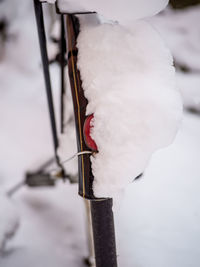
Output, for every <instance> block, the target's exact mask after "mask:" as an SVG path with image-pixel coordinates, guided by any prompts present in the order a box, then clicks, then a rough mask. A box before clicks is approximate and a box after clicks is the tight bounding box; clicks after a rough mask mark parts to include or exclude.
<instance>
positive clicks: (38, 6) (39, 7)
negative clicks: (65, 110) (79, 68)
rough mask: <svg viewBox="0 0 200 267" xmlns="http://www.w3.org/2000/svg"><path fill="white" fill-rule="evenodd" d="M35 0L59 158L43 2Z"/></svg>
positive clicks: (45, 77) (51, 117)
mask: <svg viewBox="0 0 200 267" xmlns="http://www.w3.org/2000/svg"><path fill="white" fill-rule="evenodd" d="M33 1H34V8H35V17H36V22H37V30H38V36H39V43H40V52H41V58H42V66H43V73H44V79H45V86H46V93H47V100H48V107H49V114H50V122H51V129H52V136H53V144H54V152H55V155H56V159H57V160H58V156H57V148H58V137H57V128H56V120H55V113H54V105H53V97H52V90H51V81H50V74H49V60H48V55H47V46H46V36H45V27H44V20H43V10H42V3H41V2H40V1H39V0H33Z"/></svg>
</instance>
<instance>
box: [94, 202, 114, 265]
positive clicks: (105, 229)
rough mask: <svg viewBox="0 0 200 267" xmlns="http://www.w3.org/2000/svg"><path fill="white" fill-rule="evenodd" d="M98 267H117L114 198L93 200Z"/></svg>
mask: <svg viewBox="0 0 200 267" xmlns="http://www.w3.org/2000/svg"><path fill="white" fill-rule="evenodd" d="M91 215H92V227H93V237H94V249H95V259H96V267H117V255H116V244H115V229H114V218H113V212H112V199H103V200H92V201H91Z"/></svg>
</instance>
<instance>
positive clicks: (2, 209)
mask: <svg viewBox="0 0 200 267" xmlns="http://www.w3.org/2000/svg"><path fill="white" fill-rule="evenodd" d="M0 218H1V219H0V254H1V253H3V251H4V249H5V246H6V242H7V240H8V239H10V238H11V237H12V236H13V235H14V234H15V232H16V230H17V228H18V225H19V217H18V213H17V211H16V208H15V207H14V205H13V204H12V202H11V200H10V199H9V198H8V197H7V196H6V195H4V194H3V193H0Z"/></svg>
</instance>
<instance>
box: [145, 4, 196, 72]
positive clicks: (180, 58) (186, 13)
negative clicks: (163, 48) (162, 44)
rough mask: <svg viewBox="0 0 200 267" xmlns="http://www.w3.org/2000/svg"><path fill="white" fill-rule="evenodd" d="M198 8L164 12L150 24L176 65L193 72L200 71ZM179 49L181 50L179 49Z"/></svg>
mask: <svg viewBox="0 0 200 267" xmlns="http://www.w3.org/2000/svg"><path fill="white" fill-rule="evenodd" d="M199 16H200V6H195V7H193V8H187V9H185V10H182V11H173V10H171V9H167V10H165V13H164V14H163V15H162V16H157V17H154V18H151V20H150V21H151V23H152V24H153V25H154V26H155V27H156V29H157V30H159V31H160V33H161V35H162V37H163V39H164V40H166V43H167V45H168V46H169V48H170V50H171V51H172V54H173V56H174V58H175V61H177V63H179V64H181V65H183V66H184V67H187V68H189V69H191V70H193V71H200V62H199V53H200V47H199V42H200V29H199V27H194V25H198V24H199ZM180 48H181V49H180Z"/></svg>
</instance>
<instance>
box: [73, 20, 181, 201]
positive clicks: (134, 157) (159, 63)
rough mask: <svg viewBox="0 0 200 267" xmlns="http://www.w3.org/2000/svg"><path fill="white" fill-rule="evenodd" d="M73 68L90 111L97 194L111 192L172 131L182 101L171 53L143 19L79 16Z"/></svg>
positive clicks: (140, 167)
mask: <svg viewBox="0 0 200 267" xmlns="http://www.w3.org/2000/svg"><path fill="white" fill-rule="evenodd" d="M80 22H81V32H80V34H79V37H78V43H77V46H78V49H79V54H78V66H79V69H80V73H81V78H82V81H83V88H84V91H85V96H86V98H87V99H88V102H89V104H88V106H87V114H92V113H94V121H93V125H94V127H93V132H92V137H93V139H94V140H95V141H96V143H97V146H98V150H99V153H97V154H96V155H95V157H91V161H92V170H93V174H94V194H95V196H96V197H110V196H114V195H115V194H116V192H119V191H120V190H121V189H122V188H124V187H125V186H126V185H128V184H129V183H130V182H132V181H133V180H134V178H135V177H136V176H138V175H139V174H140V173H141V172H143V171H144V169H145V167H146V165H147V163H148V161H149V158H150V156H151V155H152V153H153V152H154V151H155V150H157V149H159V148H161V147H164V146H167V145H169V144H170V143H171V142H172V141H173V139H174V137H175V135H176V132H177V129H178V126H179V123H180V119H181V114H182V103H181V100H180V96H179V93H178V91H177V90H176V86H175V82H174V67H173V66H172V63H173V62H172V57H171V55H170V52H169V51H168V49H167V48H166V47H165V45H164V44H163V42H162V40H161V39H160V37H159V36H158V34H157V33H156V32H155V31H154V30H153V29H152V28H151V27H150V25H149V24H148V23H146V22H144V21H137V22H135V23H134V24H133V25H132V26H131V28H128V27H124V26H120V25H118V24H100V23H99V22H98V21H97V19H96V15H89V16H88V15H87V16H80Z"/></svg>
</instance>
